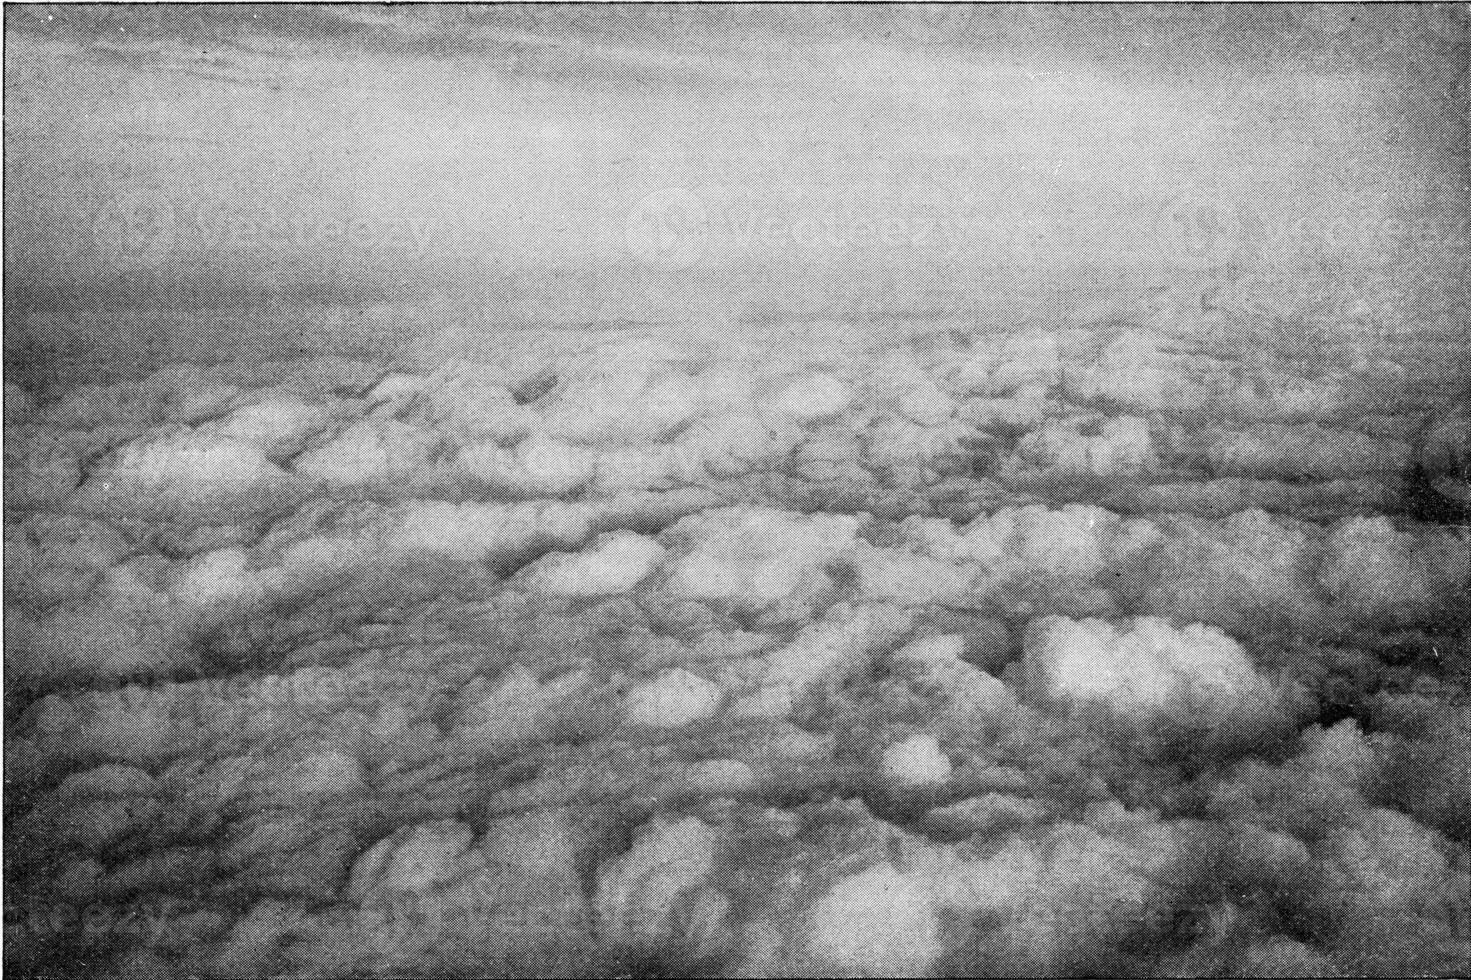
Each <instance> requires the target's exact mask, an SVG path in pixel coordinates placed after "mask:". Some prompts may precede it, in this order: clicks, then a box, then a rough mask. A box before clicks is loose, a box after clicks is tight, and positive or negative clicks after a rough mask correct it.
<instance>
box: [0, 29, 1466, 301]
mask: <svg viewBox="0 0 1471 980" xmlns="http://www.w3.org/2000/svg"><path fill="white" fill-rule="evenodd" d="M1465 24H1466V17H1465V15H1464V13H1463V12H1462V11H1461V10H1460V9H1459V8H1454V7H1445V6H1441V7H1432V6H1424V5H1403V6H1390V7H1372V8H1357V7H1343V6H1335V7H1331V8H1309V7H1302V8H1282V7H1271V8H1243V7H1239V6H1232V7H1228V8H1220V7H1202V6H1198V5H1186V6H1183V7H1173V8H1172V7H1168V6H1164V7H1159V8H1150V9H1140V8H1123V9H1120V8H1063V7H1054V6H1048V5H1043V6H1034V7H1017V8H1000V9H998V8H995V7H988V8H980V9H976V10H974V11H972V10H971V9H970V8H958V7H950V8H941V9H932V8H905V7H879V6H863V7H852V8H824V7H816V6H800V7H785V8H774V7H753V8H721V9H693V8H690V7H663V8H644V7H615V8H606V7H605V8H594V7H580V8H578V7H544V8H514V7H503V8H488V9H472V8H465V7H459V6H455V7H435V6H414V7H413V8H412V9H409V8H406V7H404V6H396V7H392V8H385V7H373V6H331V7H317V8H290V7H286V8H283V7H280V6H273V7H249V6H213V7H200V8H189V7H180V6H174V5H168V6H153V5H142V6H131V5H129V6H112V7H40V6H26V7H11V8H8V9H7V22H6V71H5V96H6V106H5V126H6V137H7V139H6V159H5V163H6V174H5V178H6V182H7V191H8V193H7V194H6V215H5V221H6V231H7V246H8V247H7V249H6V270H5V271H6V281H7V294H8V298H9V299H10V300H12V301H14V302H18V303H21V304H30V305H32V306H39V307H52V308H55V307H58V306H59V307H67V306H83V307H85V306H88V305H89V304H90V305H96V304H97V303H98V302H99V301H105V302H109V303H114V304H118V303H121V304H135V305H144V306H146V305H148V304H151V303H161V302H167V303H173V304H177V305H183V306H209V305H212V304H215V303H221V302H229V301H236V300H239V301H245V302H251V301H253V300H254V299H256V298H259V297H261V296H272V297H275V298H278V299H279V298H285V299H287V300H289V301H322V302H328V303H348V304H351V303H356V302H374V301H384V300H390V301H391V300H395V299H413V298H416V297H420V296H423V295H426V294H428V293H432V292H436V291H445V290H448V291H451V292H457V293H459V294H461V295H463V296H467V297H471V298H473V299H474V301H475V302H479V303H483V304H484V305H486V306H488V307H494V308H497V309H502V308H503V309H504V310H505V311H506V314H507V315H508V316H515V315H520V316H524V317H526V318H531V319H535V318H537V317H538V316H542V315H545V316H546V317H548V318H557V317H559V316H561V317H566V316H570V317H572V318H573V319H576V318H578V317H580V316H588V317H593V316H611V315H620V314H622V315H638V314H640V313H642V312H645V309H644V307H645V305H647V304H644V303H643V302H642V299H646V298H647V296H648V295H650V294H659V295H663V296H664V297H666V298H670V297H674V298H675V300H671V302H674V304H675V305H679V304H680V303H683V304H687V305H690V306H693V307H699V306H700V304H702V303H703V304H705V306H706V307H708V306H710V305H721V304H724V305H727V306H730V305H742V306H747V307H749V306H751V305H752V304H756V305H759V304H760V303H762V302H777V303H779V302H780V300H778V299H773V297H779V296H781V295H790V294H794V293H800V292H802V291H804V290H806V291H808V292H811V293H813V294H814V295H829V296H830V295H836V294H838V293H843V292H844V290H849V291H850V292H851V284H852V283H855V282H861V283H865V284H868V286H871V287H872V289H874V290H878V291H877V292H875V293H874V298H873V302H874V303H876V304H877V305H879V306H883V305H884V304H885V303H888V304H890V305H893V306H896V307H902V306H905V305H906V304H907V305H914V304H919V305H921V306H922V305H923V304H924V303H925V302H927V300H926V297H928V296H932V295H933V296H941V297H942V298H941V299H940V300H936V302H940V303H942V304H943V295H944V294H946V292H947V289H951V288H952V287H953V286H954V284H955V283H957V282H962V281H970V280H974V279H975V278H976V276H977V274H978V273H977V270H980V269H985V268H988V267H992V266H996V265H1002V266H1006V267H1011V268H1014V269H1032V268H1040V269H1049V268H1056V267H1058V266H1059V264H1063V265H1069V266H1070V265H1072V264H1074V263H1077V262H1091V263H1095V264H1101V265H1104V266H1107V265H1110V264H1113V263H1123V264H1136V263H1141V262H1142V263H1160V262H1180V263H1183V264H1185V265H1187V266H1190V265H1196V266H1199V265H1210V264H1214V263H1218V262H1223V261H1227V260H1235V261H1238V262H1263V261H1265V262H1268V263H1280V262H1282V261H1286V260H1291V259H1293V258H1295V257H1301V256H1304V255H1306V256H1310V257H1317V256H1328V257H1335V256H1337V257H1347V258H1349V259H1351V260H1357V259H1365V258H1368V259H1375V258H1380V259H1384V258H1388V259H1391V260H1393V259H1394V257H1395V256H1397V255H1402V254H1404V250H1405V249H1406V248H1412V249H1418V250H1420V251H1419V252H1418V253H1417V254H1422V253H1423V254H1432V253H1433V254H1436V255H1444V254H1450V253H1451V252H1454V251H1456V249H1453V248H1452V247H1451V246H1450V245H1448V244H1447V243H1448V242H1457V241H1460V240H1461V239H1460V238H1457V237H1456V236H1462V237H1463V229H1462V228H1461V220H1462V219H1461V213H1462V210H1463V207H1462V206H1463V203H1464V201H1465V200H1466V161H1467V155H1466V146H1467V134H1466V111H1465V105H1466V102H1465V98H1466V95H1467V92H1466V87H1467V76H1466V74H1465V71H1466V62H1467V58H1468V54H1467V47H1466V39H1465ZM1427 250H1428V251H1427ZM875 283H878V284H881V286H882V289H880V288H879V287H878V286H872V284H875ZM884 290H887V292H886V293H885V292H883V291H884ZM886 297H887V298H886ZM676 300H677V302H676ZM654 305H656V306H657V305H658V304H657V303H655V304H654Z"/></svg>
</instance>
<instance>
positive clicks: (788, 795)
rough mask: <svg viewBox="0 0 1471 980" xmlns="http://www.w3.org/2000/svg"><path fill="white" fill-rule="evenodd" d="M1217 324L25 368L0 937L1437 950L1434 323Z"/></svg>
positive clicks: (1466, 935)
mask: <svg viewBox="0 0 1471 980" xmlns="http://www.w3.org/2000/svg"><path fill="white" fill-rule="evenodd" d="M1157 299H1158V298H1157V297H1156V300H1157ZM1252 326H1253V323H1252V322H1248V320H1247V319H1245V318H1243V317H1242V316H1238V315H1236V314H1233V313H1231V312H1229V311H1227V310H1222V309H1219V308H1211V307H1210V306H1209V305H1208V304H1207V305H1202V304H1200V303H1199V302H1182V303H1175V304H1173V305H1170V304H1162V303H1160V302H1158V301H1151V302H1150V303H1144V304H1140V305H1137V306H1131V307H1128V308H1121V309H1120V310H1119V311H1117V312H1116V313H1115V315H1112V316H1105V317H1096V318H1093V319H1089V320H1080V322H1079V323H1078V324H1075V325H1063V326H1059V325H1057V324H1052V323H1036V324H1021V325H1018V326H1016V327H1015V328H1014V329H1008V330H1004V331H1003V330H990V331H986V330H979V329H956V328H954V327H950V326H946V327H943V328H941V327H934V326H933V325H925V324H922V323H917V324H909V325H906V326H905V327H904V328H903V329H902V330H901V329H900V328H896V327H894V326H892V325H886V324H869V325H861V326H855V325H852V324H837V323H834V324H810V325H804V326H802V327H800V328H795V329H794V328H788V327H775V326H773V327H769V328H766V327H759V326H755V325H747V326H742V327H740V328H739V330H738V331H737V330H733V331H730V332H725V333H720V332H708V331H707V332H699V331H693V330H680V329H674V328H663V327H634V326H626V327H617V328H607V329H601V330H592V331H589V330H520V331H516V332H513V333H507V334H504V335H498V336H495V337H493V338H489V339H487V340H485V341H484V342H483V343H481V344H478V345H476V346H474V347H473V349H472V348H468V347H467V348H466V349H465V350H462V351H460V352H459V353H458V354H457V355H456V356H442V357H436V358H434V359H432V361H430V360H427V359H425V360H419V361H415V360H402V361H400V362H399V363H393V364H380V363H367V362H360V361H352V360H344V359H340V358H310V359H297V360H291V361H279V362H267V363H244V362H230V361H224V362H221V363H217V364H212V365H204V366H201V365H195V364H177V365H171V366H168V367H165V368H163V369H160V370H158V371H155V372H154V373H152V374H151V375H149V376H147V377H146V378H144V379H142V380H141V381H138V382H124V383H119V384H115V385H106V386H81V387H72V388H68V389H65V390H44V391H27V390H24V389H22V388H21V387H19V386H17V385H15V384H12V383H7V384H6V387H5V518H6V521H5V596H6V602H5V617H6V619H5V634H6V656H5V680H6V699H7V705H6V707H7V724H6V740H5V777H6V782H7V800H6V818H7V826H6V831H5V837H6V848H5V860H6V924H5V929H6V934H5V938H6V943H5V960H6V965H7V968H8V969H14V970H17V971H19V972H20V973H24V974H32V973H51V972H60V973H73V972H86V973H88V974H90V975H96V976H102V975H116V976H147V977H168V976H178V977H184V976H201V975H202V976H241V977H246V976H267V975H269V976H346V975H352V976H358V975H372V976H397V975H435V976H445V975H487V974H491V975H526V974H534V975H568V974H576V975H608V974H619V975H627V974H629V973H666V974H672V975H680V974H690V973H697V974H705V975H727V974H733V975H743V976H766V975H814V974H816V975H896V974H900V975H916V974H930V973H938V974H955V975H1057V974H1093V975H1097V974H1100V973H1101V974H1112V975H1120V974H1156V975H1160V974H1162V975H1171V976H1193V975H1241V976H1272V975H1278V976H1293V975H1295V976H1301V975H1322V974H1350V975H1365V974H1385V975H1407V974H1416V975H1420V974H1440V975H1454V974H1456V973H1458V972H1460V973H1464V971H1465V969H1466V967H1467V964H1468V962H1471V925H1468V921H1471V918H1468V917H1471V877H1468V876H1471V857H1468V845H1471V697H1468V694H1467V689H1466V684H1467V683H1468V680H1471V643H1468V640H1467V626H1468V610H1471V604H1468V603H1467V601H1466V600H1467V592H1466V589H1467V584H1468V583H1467V574H1468V568H1471V536H1468V533H1467V530H1466V528H1465V527H1464V524H1465V523H1466V518H1465V513H1466V511H1465V503H1466V501H1467V499H1468V495H1467V493H1466V483H1465V480H1466V477H1467V473H1468V464H1471V451H1468V435H1471V415H1468V413H1467V411H1466V409H1465V407H1464V404H1463V403H1462V402H1461V400H1460V397H1459V396H1460V394H1462V392H1461V391H1460V390H1459V389H1458V388H1457V387H1456V386H1457V385H1458V384H1459V383H1460V382H1461V381H1462V380H1463V379H1462V377H1461V375H1460V374H1459V373H1458V372H1460V371H1461V370H1462V368H1461V366H1460V365H1461V358H1463V357H1464V356H1465V348H1464V336H1462V335H1460V334H1459V333H1458V332H1457V329H1456V328H1454V327H1451V328H1442V329H1437V328H1436V327H1435V325H1433V324H1427V325H1423V326H1421V327H1418V328H1417V329H1415V330H1414V331H1408V332H1406V333H1405V334H1404V335H1402V336H1400V335H1387V334H1380V335H1373V336H1369V335H1365V334H1364V333H1363V332H1362V331H1353V330H1341V331H1334V330H1333V329H1326V330H1325V331H1323V332H1322V334H1321V337H1320V339H1321V343H1317V344H1315V345H1314V349H1313V350H1312V351H1311V352H1310V356H1308V357H1304V356H1303V355H1302V351H1301V345H1300V344H1298V345H1293V344H1290V343H1288V341H1289V340H1290V339H1291V338H1287V337H1285V336H1284V335H1282V334H1273V333H1272V332H1271V331H1266V332H1264V333H1263V332H1260V331H1259V332H1258V335H1254V336H1255V339H1254V340H1253V342H1251V343H1245V342H1243V338H1244V337H1245V336H1247V335H1248V334H1249V333H1250V330H1249V328H1251V327H1252ZM1331 326H1332V325H1329V327H1330V328H1331Z"/></svg>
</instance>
